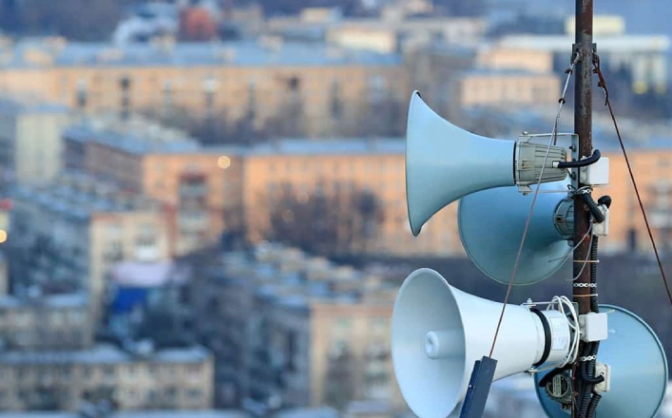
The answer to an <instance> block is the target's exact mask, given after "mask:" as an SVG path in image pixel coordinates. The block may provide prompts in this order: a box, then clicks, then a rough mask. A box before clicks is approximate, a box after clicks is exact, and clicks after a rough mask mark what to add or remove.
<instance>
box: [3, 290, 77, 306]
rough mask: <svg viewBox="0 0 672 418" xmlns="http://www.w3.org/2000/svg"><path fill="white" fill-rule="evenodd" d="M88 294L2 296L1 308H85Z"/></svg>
mask: <svg viewBox="0 0 672 418" xmlns="http://www.w3.org/2000/svg"><path fill="white" fill-rule="evenodd" d="M88 302H89V299H88V296H87V295H86V294H84V293H72V294H63V295H50V296H41V297H36V298H18V297H15V296H9V295H6V296H2V297H0V309H3V308H4V309H9V308H21V307H27V306H46V307H49V308H85V307H86V306H87V305H88Z"/></svg>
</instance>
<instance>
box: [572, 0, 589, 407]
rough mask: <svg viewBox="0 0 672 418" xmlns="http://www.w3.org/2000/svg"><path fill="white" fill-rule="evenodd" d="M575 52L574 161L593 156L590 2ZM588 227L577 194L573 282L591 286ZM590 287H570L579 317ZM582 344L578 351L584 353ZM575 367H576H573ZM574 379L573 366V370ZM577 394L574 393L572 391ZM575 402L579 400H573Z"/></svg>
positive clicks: (582, 9) (580, 0)
mask: <svg viewBox="0 0 672 418" xmlns="http://www.w3.org/2000/svg"><path fill="white" fill-rule="evenodd" d="M574 48H575V52H577V53H578V54H579V62H578V64H577V66H576V70H575V71H576V72H575V75H576V78H575V80H576V81H575V89H574V131H575V132H576V133H577V134H578V136H579V149H578V150H577V151H578V155H577V157H578V158H577V160H578V159H580V158H582V157H589V156H590V155H592V153H593V133H592V116H593V115H592V111H593V109H592V103H593V94H592V93H593V92H592V86H593V73H592V64H593V0H576V40H575V45H574ZM580 170H581V169H580V168H578V169H574V173H575V174H576V176H577V177H576V179H577V182H578V184H577V185H576V186H577V189H578V188H580V187H582V186H583V184H581V180H580V179H581V176H580ZM589 228H590V211H589V210H588V207H587V206H586V205H585V204H584V203H583V200H582V199H581V196H580V195H578V194H577V195H575V196H574V242H577V243H578V242H580V243H581V244H580V245H577V246H576V248H575V249H574V263H573V264H574V277H577V279H576V280H575V283H577V284H578V283H590V269H583V271H582V266H583V265H584V263H583V261H584V260H587V259H588V258H589V252H590V243H589V242H587V241H586V240H583V241H582V237H583V236H584V235H585V234H586V232H587V231H588V229H589ZM592 290H593V289H592V288H589V287H577V286H574V287H573V299H574V302H576V303H577V304H578V306H579V315H581V314H586V313H589V312H590V297H589V296H590V295H591V293H592ZM583 345H584V344H583V343H581V346H580V348H579V352H580V353H582V352H583V349H584V347H583ZM575 366H576V365H575ZM574 371H575V373H573V376H576V367H574ZM575 393H576V392H575ZM576 401H578V399H577V400H576ZM576 416H577V411H576V408H572V417H576Z"/></svg>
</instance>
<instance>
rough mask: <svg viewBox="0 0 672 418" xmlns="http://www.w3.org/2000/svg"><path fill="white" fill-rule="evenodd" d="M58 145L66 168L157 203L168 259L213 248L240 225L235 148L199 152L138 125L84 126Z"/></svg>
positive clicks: (188, 142) (182, 138)
mask: <svg viewBox="0 0 672 418" xmlns="http://www.w3.org/2000/svg"><path fill="white" fill-rule="evenodd" d="M63 139H64V143H65V157H64V158H65V161H66V163H65V165H66V167H68V168H71V169H76V170H84V171H86V172H89V173H92V174H93V175H95V176H100V177H103V178H108V179H112V180H113V181H114V182H116V183H117V184H119V186H120V187H121V188H122V189H124V190H128V191H129V192H132V193H138V194H140V195H143V196H147V197H149V198H152V199H155V200H156V201H157V202H160V204H161V207H162V209H163V210H164V211H165V212H166V216H167V219H168V234H169V245H170V253H171V254H175V255H181V254H186V253H188V252H190V251H194V250H197V249H199V248H202V247H204V246H208V245H211V244H213V243H215V242H218V241H219V239H220V236H221V233H222V231H223V230H224V228H225V226H226V227H228V228H229V229H235V228H236V225H237V224H238V223H239V222H240V219H238V218H237V217H238V216H240V213H241V212H240V207H241V204H242V187H243V179H242V164H241V162H240V159H239V157H238V155H239V154H240V152H239V151H237V148H235V147H222V148H219V147H217V148H204V147H202V146H200V145H199V144H198V142H196V141H195V140H194V139H193V138H190V137H189V136H188V135H187V134H185V133H184V132H181V131H179V130H174V129H168V128H165V127H163V126H161V125H159V124H156V123H152V122H150V121H148V120H146V119H143V118H131V119H129V120H126V121H121V120H119V119H117V118H110V119H105V118H98V119H91V120H88V121H87V122H84V123H82V124H79V125H75V126H72V127H70V128H69V129H67V130H66V131H65V132H64V133H63Z"/></svg>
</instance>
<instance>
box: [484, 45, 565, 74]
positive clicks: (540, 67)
mask: <svg viewBox="0 0 672 418" xmlns="http://www.w3.org/2000/svg"><path fill="white" fill-rule="evenodd" d="M476 64H477V65H478V66H479V67H480V68H488V69H491V70H519V71H529V72H532V73H544V74H549V73H552V72H553V71H554V70H555V66H554V64H555V61H554V56H553V53H552V52H551V51H544V50H537V49H522V48H504V47H501V46H498V45H487V46H485V47H482V48H479V49H478V54H477V57H476Z"/></svg>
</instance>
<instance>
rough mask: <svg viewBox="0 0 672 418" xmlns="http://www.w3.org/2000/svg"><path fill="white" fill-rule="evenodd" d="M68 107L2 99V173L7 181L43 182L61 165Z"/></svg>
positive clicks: (0, 108)
mask: <svg viewBox="0 0 672 418" xmlns="http://www.w3.org/2000/svg"><path fill="white" fill-rule="evenodd" d="M68 117H69V115H68V111H67V108H66V107H65V106H62V105H54V104H46V103H40V102H37V101H34V100H27V99H26V100H21V99H7V98H5V99H0V173H2V178H3V180H4V181H18V182H21V183H40V182H46V181H49V180H52V179H53V178H54V177H55V176H56V175H57V174H58V171H59V170H60V168H61V152H62V146H61V130H62V129H63V128H64V127H65V125H66V124H67V121H68Z"/></svg>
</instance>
